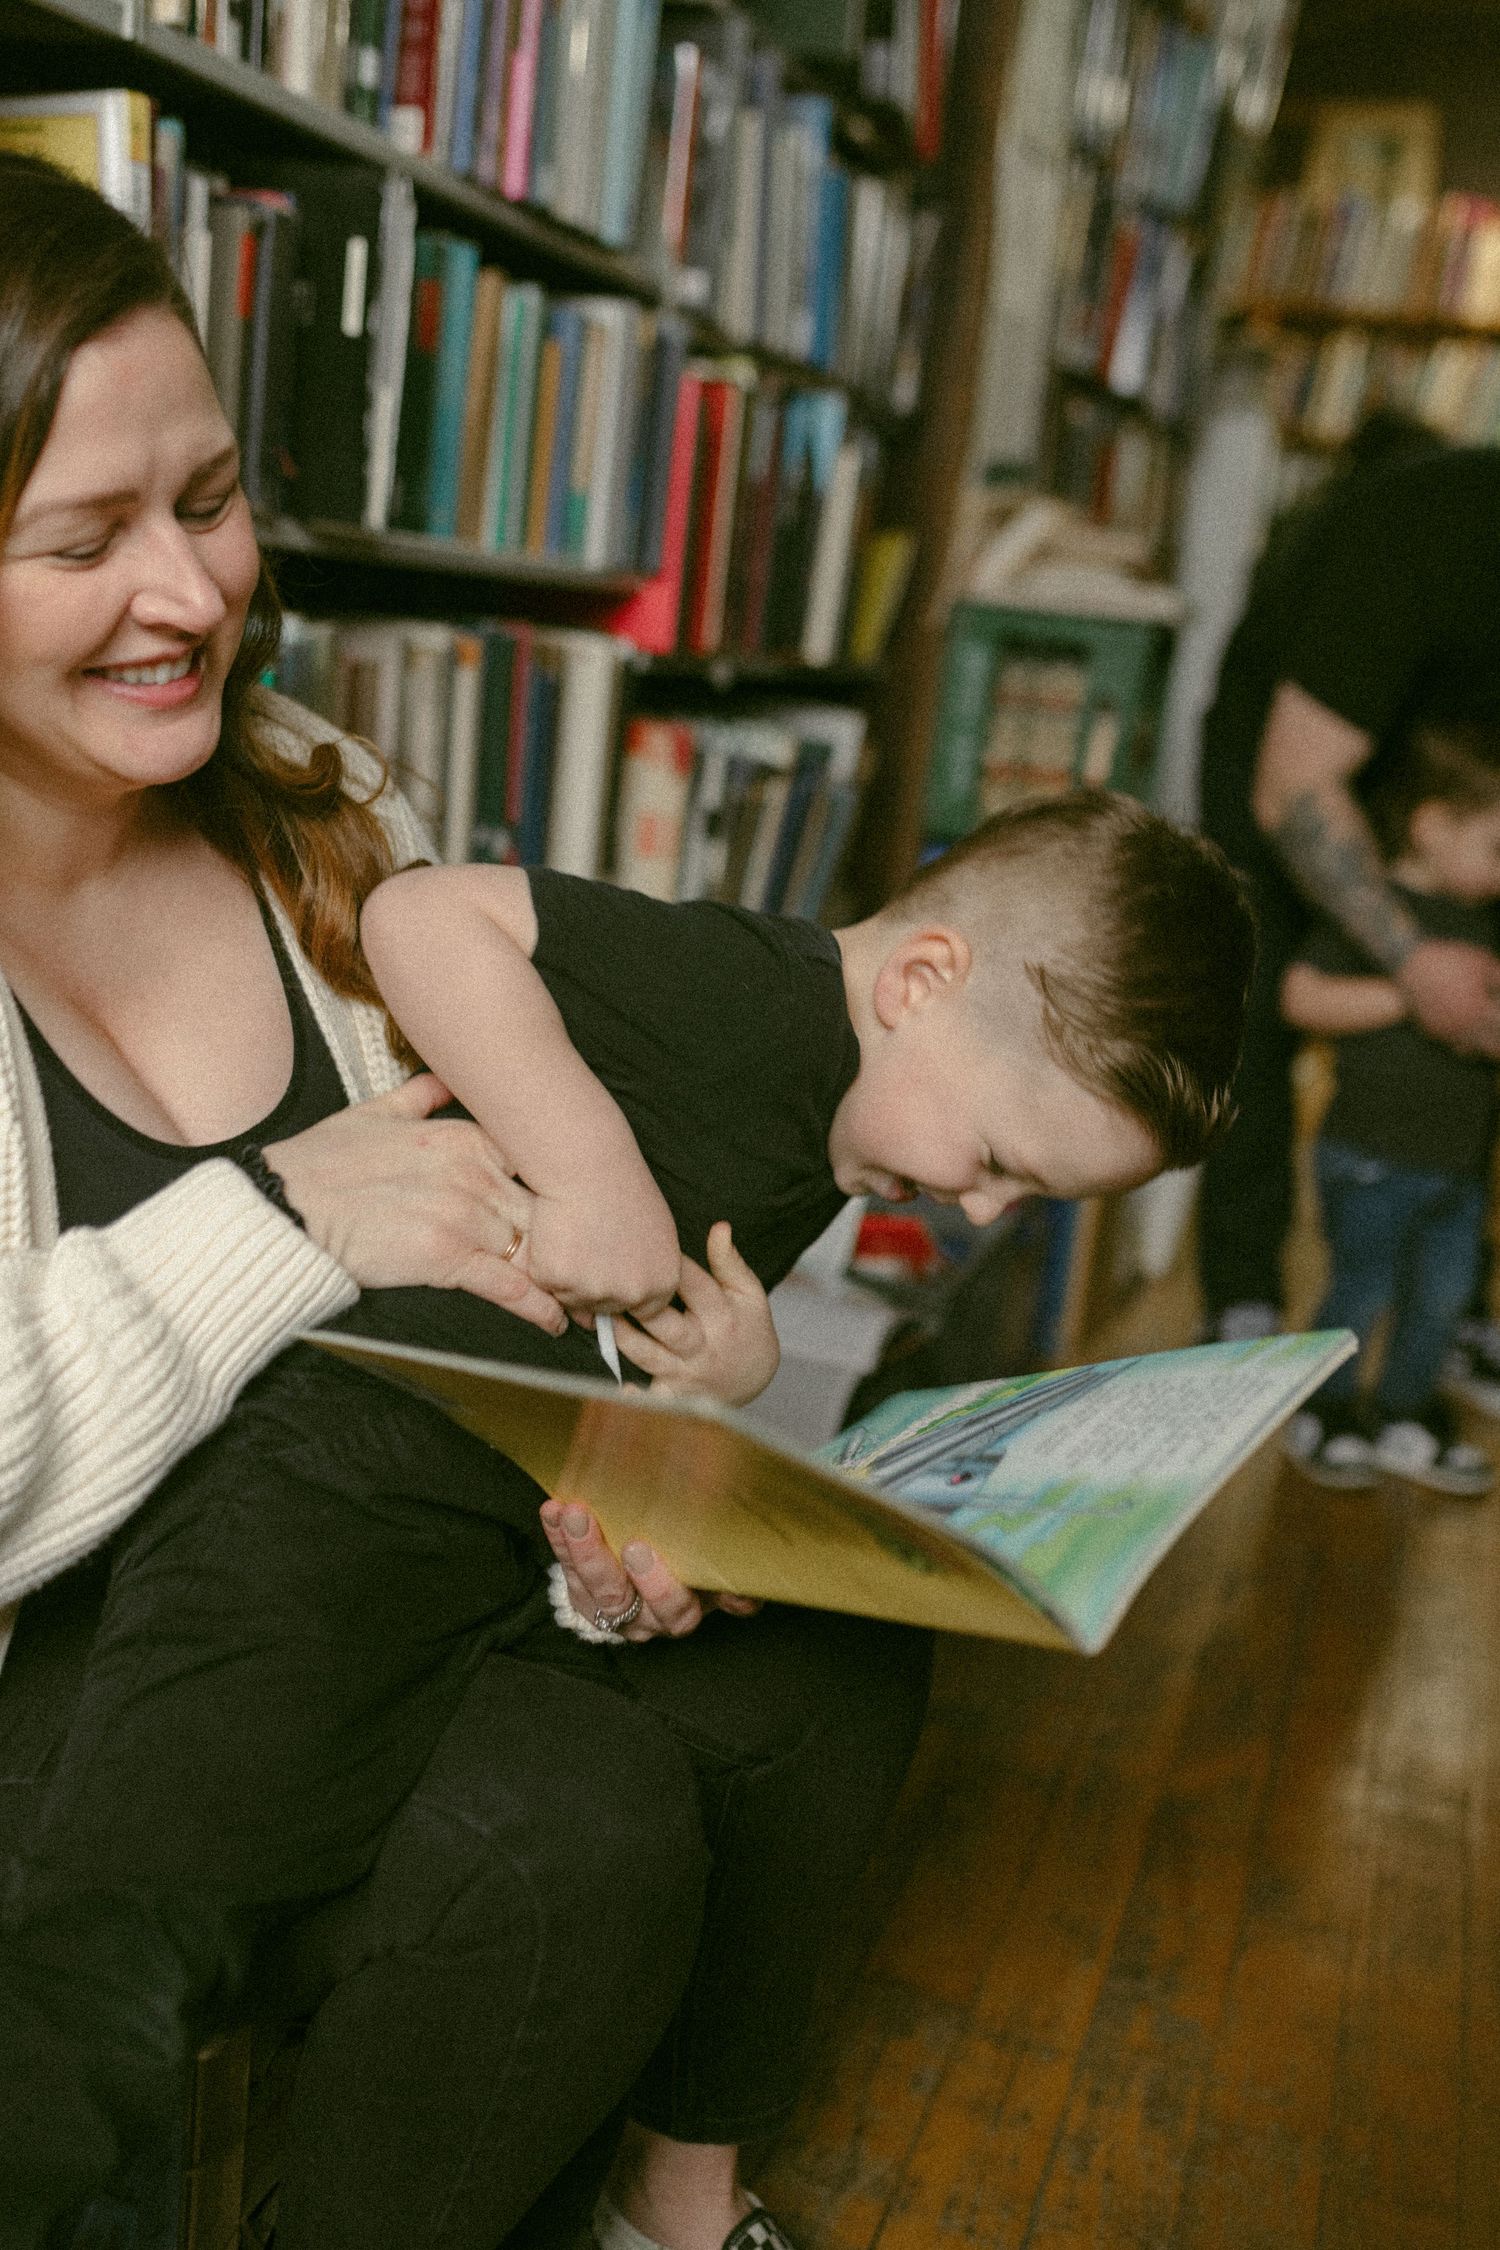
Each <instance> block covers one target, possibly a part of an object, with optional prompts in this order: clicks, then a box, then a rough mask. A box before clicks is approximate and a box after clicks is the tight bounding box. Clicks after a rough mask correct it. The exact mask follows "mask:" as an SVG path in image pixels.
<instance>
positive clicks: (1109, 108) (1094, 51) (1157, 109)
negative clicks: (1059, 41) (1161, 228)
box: [1073, 0, 1225, 213]
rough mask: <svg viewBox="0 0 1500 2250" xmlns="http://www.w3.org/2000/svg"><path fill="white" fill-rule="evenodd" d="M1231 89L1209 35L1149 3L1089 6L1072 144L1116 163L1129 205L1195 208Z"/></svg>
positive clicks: (1101, 0)
mask: <svg viewBox="0 0 1500 2250" xmlns="http://www.w3.org/2000/svg"><path fill="white" fill-rule="evenodd" d="M1224 91H1225V86H1224V78H1223V73H1222V70H1221V67H1220V56H1219V51H1218V43H1217V41H1216V39H1215V38H1214V37H1213V36H1212V35H1211V34H1209V33H1207V32H1202V31H1198V30H1194V29H1191V28H1189V26H1188V25H1187V24H1185V23H1184V22H1183V21H1182V20H1181V17H1180V15H1179V14H1177V13H1176V12H1174V11H1173V10H1171V9H1169V8H1164V7H1161V6H1156V5H1150V4H1142V0H1092V5H1091V7H1090V9H1089V13H1088V20H1087V23H1086V25H1085V28H1084V35H1083V45H1082V49H1081V53H1080V59H1079V67H1078V76H1077V79H1076V81H1075V84H1074V102H1073V138H1074V142H1075V145H1076V146H1077V147H1079V148H1081V149H1086V150H1088V151H1090V152H1091V153H1093V154H1094V155H1096V156H1099V157H1101V158H1104V159H1106V160H1107V161H1108V162H1109V164H1110V165H1111V167H1112V169H1113V172H1114V176H1115V184H1116V187H1117V189H1118V192H1119V193H1120V195H1121V196H1122V197H1124V198H1125V199H1126V200H1127V201H1129V202H1131V203H1136V204H1149V205H1151V206H1152V207H1153V208H1155V209H1157V210H1160V211H1166V212H1171V213H1180V212H1188V211H1191V210H1192V208H1193V206H1194V205H1195V204H1196V202H1197V201H1198V198H1199V196H1200V195H1201V193H1202V191H1203V184H1204V181H1205V179H1206V177H1207V173H1208V165H1209V160H1210V158H1211V156H1212V154H1213V148H1214V141H1215V137H1216V135H1217V132H1218V127H1219V118H1220V114H1221V108H1222V103H1223V96H1224Z"/></svg>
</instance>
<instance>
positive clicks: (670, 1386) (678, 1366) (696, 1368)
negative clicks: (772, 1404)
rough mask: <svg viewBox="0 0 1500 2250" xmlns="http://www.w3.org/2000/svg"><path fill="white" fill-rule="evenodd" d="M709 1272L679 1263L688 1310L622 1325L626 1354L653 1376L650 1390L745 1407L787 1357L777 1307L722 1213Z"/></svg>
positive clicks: (713, 1234) (711, 1241)
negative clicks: (775, 1318) (690, 1394)
mask: <svg viewBox="0 0 1500 2250" xmlns="http://www.w3.org/2000/svg"><path fill="white" fill-rule="evenodd" d="M708 1265H709V1270H708V1271H707V1272H705V1271H704V1269H703V1267H702V1266H700V1265H698V1264H696V1263H695V1262H694V1260H693V1259H691V1258H683V1259H682V1261H681V1275H680V1278H679V1280H678V1283H677V1294H678V1295H679V1296H680V1297H681V1299H682V1302H683V1306H684V1307H685V1308H686V1309H685V1310H683V1311H679V1310H677V1308H676V1307H675V1306H669V1307H668V1308H667V1310H666V1311H664V1312H661V1313H658V1314H655V1315H652V1316H649V1317H646V1318H644V1319H643V1318H641V1317H640V1316H639V1315H638V1316H637V1319H636V1320H635V1321H634V1322H631V1321H620V1322H618V1323H617V1324H616V1328H615V1340H616V1342H617V1343H618V1344H619V1347H620V1350H621V1352H622V1353H623V1354H624V1356H625V1358H626V1359H628V1360H630V1361H631V1362H632V1364H633V1365H634V1366H636V1367H639V1368H641V1369H642V1370H643V1371H644V1372H645V1373H646V1374H647V1375H650V1376H651V1377H652V1378H653V1384H652V1388H653V1389H655V1390H664V1391H673V1392H681V1391H699V1392H704V1393H706V1394H707V1396H708V1397H710V1398H716V1399H720V1400H721V1401H722V1402H723V1404H724V1405H725V1406H743V1405H744V1404H745V1403H746V1401H747V1400H749V1399H752V1398H755V1397H757V1396H758V1395H759V1393H760V1392H761V1391H763V1390H764V1389H765V1387H766V1385H767V1383H769V1382H770V1380H771V1377H772V1376H773V1375H774V1374H775V1372H776V1369H777V1367H778V1366H779V1364H780V1361H781V1346H780V1345H779V1343H778V1342H777V1340H776V1327H775V1323H774V1322H773V1321H772V1319H771V1308H770V1305H769V1304H768V1303H767V1301H766V1293H765V1291H764V1289H762V1287H761V1285H760V1282H759V1281H758V1279H757V1278H756V1276H755V1274H754V1273H752V1272H751V1270H750V1268H749V1266H747V1265H746V1263H745V1261H744V1259H743V1258H742V1257H741V1256H740V1254H739V1252H738V1250H736V1248H735V1247H734V1239H733V1236H732V1235H731V1233H730V1229H729V1222H728V1220H727V1219H720V1220H719V1221H718V1223H717V1224H716V1225H715V1226H714V1227H713V1228H712V1229H711V1230H710V1232H709V1237H708Z"/></svg>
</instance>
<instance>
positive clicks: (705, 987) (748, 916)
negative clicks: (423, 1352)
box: [337, 868, 859, 1375]
mask: <svg viewBox="0 0 1500 2250" xmlns="http://www.w3.org/2000/svg"><path fill="white" fill-rule="evenodd" d="M530 881H531V895H532V900H533V903H534V905H535V907H536V916H537V928H538V935H537V944H536V950H535V952H534V953H533V955H532V959H533V962H534V964H535V967H536V969H537V972H538V974H539V975H540V977H541V978H542V981H543V983H544V984H545V985H546V987H547V990H548V991H549V992H550V994H551V995H552V998H553V999H554V1001H555V1002H556V1003H557V1006H558V1009H559V1011H560V1012H561V1015H562V1018H563V1022H564V1023H565V1025H566V1026H567V1030H568V1036H569V1037H570V1039H571V1040H572V1042H573V1044H574V1046H575V1047H576V1048H577V1049H578V1052H579V1053H580V1054H581V1055H582V1057H583V1059H584V1061H585V1062H586V1063H587V1064H588V1066H589V1068H590V1069H591V1070H592V1071H593V1072H594V1074H595V1075H596V1077H598V1078H599V1079H600V1080H601V1081H602V1082H603V1084H604V1085H605V1086H606V1087H607V1088H608V1089H609V1091H610V1093H612V1094H613V1095H614V1097H615V1099H616V1101H617V1102H618V1103H619V1104H620V1107H621V1109H622V1110H623V1111H624V1113H625V1116H626V1118H627V1120H628V1121H629V1124H630V1127H631V1130H632V1131H633V1133H634V1134H635V1137H636V1140H637V1142H638V1144H639V1146H640V1150H641V1154H642V1155H643V1156H644V1158H645V1160H646V1163H647V1164H648V1166H649V1167H650V1169H651V1172H652V1173H653V1175H654V1177H655V1179H656V1181H657V1184H658V1185H659V1187H660V1188H661V1191H662V1193H663V1195H664V1196H665V1197H666V1200H667V1204H668V1207H669V1209H670V1210H671V1213H672V1216H673V1218H674V1219H675V1220H676V1222H677V1234H678V1240H679V1241H680V1243H681V1244H682V1247H683V1249H684V1250H685V1251H686V1252H687V1253H688V1255H689V1256H690V1257H693V1258H696V1259H697V1260H698V1261H699V1263H700V1264H701V1263H702V1262H703V1259H704V1254H705V1250H706V1246H707V1240H708V1230H709V1228H710V1227H711V1226H712V1225H713V1224H714V1222H715V1221H716V1220H718V1219H728V1220H729V1221H730V1223H731V1225H732V1226H733V1229H734V1240H735V1245H736V1248H737V1249H738V1250H739V1252H740V1255H741V1256H742V1257H743V1258H744V1259H745V1261H746V1262H747V1264H748V1265H750V1266H751V1267H752V1268H753V1270H754V1271H755V1273H756V1274H757V1275H758V1276H759V1278H760V1280H761V1282H762V1283H763V1284H764V1285H765V1287H766V1288H768V1289H769V1288H772V1287H774V1285H775V1284H776V1283H777V1282H778V1281H780V1280H781V1279H782V1278H783V1276H784V1275H785V1274H786V1273H787V1272H789V1270H790V1269H791V1267H792V1266H793V1265H794V1264H795V1263H796V1260H797V1259H798V1258H799V1257H800V1256H801V1254H802V1252H803V1251H804V1250H805V1249H806V1248H807V1247H808V1245H809V1243H812V1242H815V1241H816V1240H817V1238H818V1236H819V1235H820V1234H821V1233H822V1232H823V1229H824V1228H825V1227H826V1226H827V1225H828V1224H829V1222H830V1221H831V1220H832V1219H833V1218H834V1217H836V1215H837V1213H838V1212H839V1210H840V1209H841V1207H842V1205H843V1202H844V1197H843V1195H842V1194H841V1192H840V1190H839V1188H838V1185H837V1183H836V1182H835V1180H834V1177H833V1173H832V1171H831V1170H830V1168H829V1163H828V1133H829V1128H830V1127H831V1125H832V1123H833V1117H834V1112H835V1111H836V1110H837V1108H838V1106H839V1103H840V1102H841V1101H842V1100H843V1097H844V1095H845V1093H846V1092H847V1091H848V1089H849V1087H850V1085H851V1084H852V1083H853V1081H854V1077H855V1074H856V1072H857V1071H858V1069H859V1041H858V1038H857V1036H856V1034H855V1030H854V1026H853V1024H852V1023H851V1022H850V1020H849V1011H848V1007H847V1004H846V1002H845V998H844V979H843V968H842V963H841V961H840V957H839V950H838V946H837V944H836V943H835V941H834V940H833V938H832V937H831V936H830V935H829V933H828V932H827V931H826V930H822V929H819V928H818V927H817V926H816V924H814V923H811V922H799V921H793V920H789V919H787V918H785V917H783V916H780V915H771V914H756V913H752V912H750V911H749V910H748V909H746V908H743V907H737V906H717V905H713V904H710V903H708V902H707V901H702V900H695V901H691V902H687V903H683V904H675V905H669V904H664V903H663V902H662V901H660V900H657V899H651V898H646V897H644V896H643V895H642V894H641V893H640V892H638V891H629V890H619V889H616V888H614V887H613V886H612V885H610V884H607V883H595V882H587V881H584V880H583V879H581V878H580V877H578V876H573V875H558V874H554V873H552V872H551V871H549V870H545V869H541V868H534V869H532V870H531V871H530ZM337 1325H338V1326H339V1327H341V1328H348V1329H353V1330H354V1331H356V1332H357V1333H358V1334H361V1335H371V1336H385V1337H390V1338H393V1339H396V1340H398V1341H401V1342H404V1343H411V1344H424V1345H428V1346H430V1347H432V1348H434V1349H436V1350H442V1351H455V1352H466V1353H470V1354H472V1355H475V1356H478V1357H482V1358H489V1359H505V1360H511V1361H519V1362H520V1363H522V1364H524V1365H528V1366H542V1367H550V1368H552V1369H554V1370H556V1371H558V1372H564V1371H566V1372H571V1373H576V1374H587V1375H597V1374H598V1373H599V1372H600V1367H601V1361H600V1357H599V1348H598V1345H597V1344H596V1342H595V1341H594V1338H593V1337H592V1335H590V1334H589V1333H588V1332H587V1331H585V1330H582V1329H577V1328H574V1329H570V1330H569V1332H568V1334H567V1335H566V1336H564V1337H560V1338H559V1337H551V1336H548V1335H546V1334H545V1333H544V1332H543V1331H542V1330H541V1329H539V1328H534V1327H533V1326H532V1325H531V1324H530V1323H529V1322H528V1321H523V1320H519V1319H517V1317H516V1316H515V1315H514V1314H513V1313H508V1312H504V1311H502V1310H501V1308H500V1307H499V1306H495V1305H490V1304H487V1303H486V1302H485V1301H484V1300H483V1299H481V1298H477V1297H472V1296H470V1295H468V1294H467V1293H466V1292H464V1291H462V1290H438V1289H380V1290H367V1291H366V1292H365V1294H364V1295H363V1296H362V1297H361V1299H360V1301H359V1303H358V1304H357V1305H356V1306H354V1308H353V1309H352V1311H351V1312H349V1313H346V1314H345V1315H344V1316H343V1317H342V1318H341V1319H340V1320H339V1321H338V1323H337Z"/></svg>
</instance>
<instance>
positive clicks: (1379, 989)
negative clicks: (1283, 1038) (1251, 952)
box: [1281, 961, 1407, 1038]
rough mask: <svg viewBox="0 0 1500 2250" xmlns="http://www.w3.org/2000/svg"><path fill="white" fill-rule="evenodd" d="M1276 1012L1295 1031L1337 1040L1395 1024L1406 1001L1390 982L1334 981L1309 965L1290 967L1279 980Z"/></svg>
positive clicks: (1342, 978)
mask: <svg viewBox="0 0 1500 2250" xmlns="http://www.w3.org/2000/svg"><path fill="white" fill-rule="evenodd" d="M1281 1012H1282V1014H1283V1015H1284V1016H1285V1018H1286V1020H1287V1022H1288V1023H1289V1024H1294V1025H1295V1026H1296V1028H1297V1030H1298V1031H1311V1032H1314V1033H1319V1034H1321V1035H1323V1036H1324V1037H1326V1038H1340V1037H1342V1036H1344V1035H1345V1034H1346V1033H1349V1032H1355V1031H1385V1030H1388V1029H1389V1027H1390V1026H1391V1025H1392V1024H1394V1023H1400V1022H1401V1021H1402V1019H1403V1018H1404V1017H1405V1015H1406V1012H1407V1010H1406V995H1405V993H1404V992H1403V991H1402V990H1401V987H1400V985H1399V984H1397V983H1396V981H1395V979H1394V978H1393V977H1347V976H1334V975H1332V974H1331V973H1330V972H1329V971H1328V970H1327V969H1315V968H1314V967H1313V965H1312V963H1311V962H1310V961H1294V962H1293V963H1292V965H1291V967H1290V968H1289V969H1288V970H1287V972H1286V975H1285V976H1284V977H1283V978H1282V980H1281Z"/></svg>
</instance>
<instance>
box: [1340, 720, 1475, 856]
mask: <svg viewBox="0 0 1500 2250" xmlns="http://www.w3.org/2000/svg"><path fill="white" fill-rule="evenodd" d="M1433 804H1438V805H1447V806H1448V807H1449V809H1450V810H1451V811H1453V812H1460V813H1466V812H1467V813H1481V812H1488V811H1489V810H1490V808H1491V806H1493V805H1497V804H1500V719H1448V718H1430V719H1419V720H1418V721H1417V722H1416V723H1415V725H1414V726H1413V727H1412V728H1411V730H1410V732H1409V734H1408V735H1407V737H1406V740H1405V742H1404V743H1403V744H1402V746H1401V748H1400V750H1399V751H1398V753H1397V754H1396V756H1395V757H1394V758H1393V759H1392V761H1391V765H1390V770H1389V772H1388V773H1386V774H1384V775H1383V776H1382V777H1381V779H1380V780H1379V781H1378V782H1377V783H1376V784H1375V786H1374V787H1373V788H1372V789H1371V791H1370V795H1369V802H1368V805H1367V808H1366V809H1367V811H1368V813H1369V816H1370V825H1371V827H1372V828H1373V829H1374V831H1375V838H1376V841H1377V843H1378V844H1379V846H1380V850H1381V856H1382V857H1383V858H1385V859H1399V858H1400V857H1401V854H1402V853H1403V852H1404V851H1405V850H1406V847H1407V845H1408V844H1409V843H1410V841H1411V822H1412V815H1413V813H1414V812H1415V811H1416V809H1417V807H1418V806H1419V805H1433Z"/></svg>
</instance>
